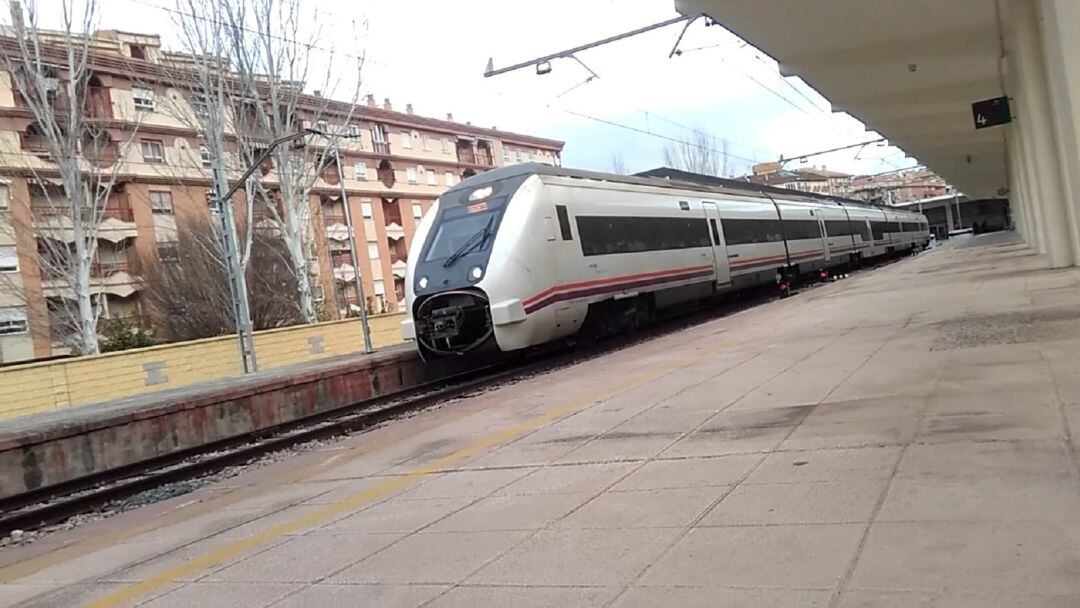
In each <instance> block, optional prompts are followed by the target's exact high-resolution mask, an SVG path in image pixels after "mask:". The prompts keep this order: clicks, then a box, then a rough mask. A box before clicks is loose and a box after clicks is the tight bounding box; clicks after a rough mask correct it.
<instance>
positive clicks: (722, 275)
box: [701, 201, 731, 285]
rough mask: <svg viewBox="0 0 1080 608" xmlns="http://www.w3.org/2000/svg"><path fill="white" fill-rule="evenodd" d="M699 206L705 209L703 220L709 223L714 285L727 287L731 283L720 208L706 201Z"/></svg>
mask: <svg viewBox="0 0 1080 608" xmlns="http://www.w3.org/2000/svg"><path fill="white" fill-rule="evenodd" d="M701 206H702V207H704V209H705V220H706V221H707V222H708V223H709V239H710V242H711V243H712V250H713V266H715V267H716V284H717V285H727V284H728V283H730V282H731V269H730V268H729V267H728V256H727V244H726V243H724V231H723V230H722V225H721V223H720V207H719V206H717V204H716V203H710V202H708V201H703V202H702V203H701Z"/></svg>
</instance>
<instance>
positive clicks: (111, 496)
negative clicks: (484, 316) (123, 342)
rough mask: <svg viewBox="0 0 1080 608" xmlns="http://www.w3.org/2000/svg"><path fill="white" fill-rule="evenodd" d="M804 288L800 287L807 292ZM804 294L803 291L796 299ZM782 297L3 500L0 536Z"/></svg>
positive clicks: (759, 298) (702, 313) (676, 320)
mask: <svg viewBox="0 0 1080 608" xmlns="http://www.w3.org/2000/svg"><path fill="white" fill-rule="evenodd" d="M800 291H801V290H800ZM793 295H797V294H793ZM776 297H777V295H776V293H775V291H774V290H768V289H759V290H753V291H748V292H742V293H739V294H737V295H735V297H731V298H728V299H726V300H724V302H723V303H722V304H720V305H718V306H712V307H707V308H703V309H697V310H693V311H689V312H683V313H682V314H680V315H678V316H676V317H673V318H668V319H665V320H662V321H659V322H658V323H656V324H655V325H652V326H650V327H648V328H645V329H643V330H641V331H639V332H637V333H636V334H634V335H631V336H624V337H619V338H615V339H610V340H607V341H604V342H601V343H599V344H593V345H589V346H586V347H578V348H574V349H572V350H569V351H567V350H565V349H563V350H561V351H557V350H556V349H548V350H545V351H534V352H530V353H528V354H527V355H524V356H519V357H516V358H513V359H511V360H509V361H505V362H500V363H495V364H489V365H484V366H482V367H479V368H476V369H472V370H469V371H467V372H464V373H460V374H456V375H453V376H449V377H446V378H442V379H440V380H438V381H436V382H432V383H428V384H424V385H420V386H416V387H413V388H410V389H408V390H405V391H400V392H397V393H392V394H388V395H384V396H381V397H378V398H375V399H371V400H367V401H364V402H362V403H358V404H355V405H353V406H351V407H349V408H343V409H339V410H336V411H333V412H326V413H322V414H318V415H316V416H311V417H307V418H304V419H300V420H295V421H291V422H288V423H285V424H282V425H278V426H276V427H271V428H267V429H261V430H259V431H257V432H253V433H248V434H245V435H241V436H238V437H235V438H231V439H227V440H223V441H219V442H215V443H212V444H208V445H204V446H200V447H198V448H194V449H191V450H183V451H180V452H176V453H173V454H168V455H165V456H161V457H158V458H154V459H151V460H147V461H144V462H140V463H138V464H135V465H130V466H126V467H122V468H118V469H114V470H112V471H108V472H105V473H101V474H98V475H94V476H90V477H86V478H82V479H78V480H73V481H70V482H66V483H62V484H57V485H54V486H50V487H48V488H43V489H41V490H36V491H33V492H28V493H25V494H21V495H17V496H12V497H8V498H5V499H3V500H0V536H3V535H7V534H10V533H11V532H12V531H14V530H33V529H37V528H41V527H44V526H48V525H52V524H56V523H59V522H62V521H65V520H67V519H68V518H70V517H72V516H75V515H80V514H84V513H92V512H94V511H96V510H98V509H100V508H102V507H104V506H106V505H109V504H112V503H116V502H117V501H121V500H124V499H127V498H130V497H133V496H137V495H139V494H141V493H143V492H146V491H148V490H153V489H155V488H158V487H161V486H165V485H167V484H173V483H176V482H182V481H187V480H193V479H198V478H200V477H203V476H205V475H209V474H213V473H216V472H219V471H222V470H224V469H227V468H228V467H234V466H238V465H245V464H248V463H251V462H252V461H254V460H256V459H258V458H260V457H262V456H265V455H267V454H271V453H274V452H277V451H280V450H286V449H289V448H292V447H295V446H298V445H302V444H305V443H308V442H311V441H315V440H319V439H327V438H331V437H335V436H340V435H344V434H347V433H352V432H356V431H361V430H364V429H366V428H370V427H372V426H374V425H377V424H379V423H382V422H385V421H388V420H392V419H394V418H396V417H399V416H402V415H405V414H409V413H414V412H417V411H422V410H424V409H427V408H430V407H433V406H435V405H439V404H442V403H445V402H447V401H449V400H452V399H455V398H460V397H462V396H465V395H467V394H469V393H471V392H474V391H476V390H478V389H482V388H490V387H493V386H497V385H498V384H499V383H501V382H506V381H509V380H516V379H521V378H526V377H529V376H531V375H535V374H538V373H542V372H546V371H551V370H555V369H558V368H559V367H563V366H566V365H571V364H573V363H575V362H578V361H581V360H584V359H588V358H591V357H595V356H598V355H601V354H604V353H608V352H613V351H616V350H620V349H622V348H627V347H629V346H632V345H634V344H638V343H640V342H643V341H646V340H649V339H653V338H656V337H659V336H661V335H665V334H668V333H672V332H675V331H680V330H682V329H685V328H687V327H691V326H694V325H698V324H701V323H705V322H708V321H710V320H713V319H716V318H719V317H723V316H727V315H730V314H734V313H736V312H739V311H741V310H745V309H747V308H750V307H753V306H756V305H759V304H761V303H764V302H766V301H770V300H773V299H775V298H776Z"/></svg>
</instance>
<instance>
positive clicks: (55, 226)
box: [30, 195, 139, 243]
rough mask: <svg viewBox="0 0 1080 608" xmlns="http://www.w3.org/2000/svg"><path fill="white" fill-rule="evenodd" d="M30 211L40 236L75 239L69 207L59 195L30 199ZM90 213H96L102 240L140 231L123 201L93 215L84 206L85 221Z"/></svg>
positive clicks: (113, 240)
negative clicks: (49, 198) (48, 199)
mask: <svg viewBox="0 0 1080 608" xmlns="http://www.w3.org/2000/svg"><path fill="white" fill-rule="evenodd" d="M60 196H62V195H60ZM38 200H39V201H40V200H41V199H38ZM30 214H31V215H32V216H33V218H34V226H35V228H36V229H37V230H38V231H39V232H40V233H42V234H43V235H48V236H49V237H50V238H53V239H56V240H59V241H64V242H68V243H71V242H74V241H75V233H74V230H73V224H72V221H71V209H70V208H69V207H68V206H67V205H66V204H65V203H64V202H63V200H62V198H57V197H56V196H54V197H53V202H44V201H41V202H33V201H31V203H30ZM93 215H97V216H98V226H97V230H98V234H97V236H98V238H99V239H101V240H104V241H109V242H110V243H119V242H122V241H125V240H127V239H133V238H135V237H137V236H138V234H139V230H138V227H137V226H136V225H135V213H134V211H132V209H131V208H130V207H129V206H127V205H126V204H123V203H117V202H110V203H109V204H108V205H107V206H106V207H105V208H104V209H101V210H99V211H98V212H97V213H96V214H95V213H93V212H92V210H91V209H90V208H88V207H87V208H84V209H83V218H84V220H85V221H87V222H89V221H90V220H91V217H92V216H93Z"/></svg>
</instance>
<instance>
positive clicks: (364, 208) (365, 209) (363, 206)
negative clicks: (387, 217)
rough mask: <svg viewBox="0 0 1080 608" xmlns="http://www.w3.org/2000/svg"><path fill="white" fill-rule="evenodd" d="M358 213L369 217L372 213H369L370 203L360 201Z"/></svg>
mask: <svg viewBox="0 0 1080 608" xmlns="http://www.w3.org/2000/svg"><path fill="white" fill-rule="evenodd" d="M360 215H363V216H364V217H366V218H368V219H371V217H372V215H371V203H367V202H362V203H360Z"/></svg>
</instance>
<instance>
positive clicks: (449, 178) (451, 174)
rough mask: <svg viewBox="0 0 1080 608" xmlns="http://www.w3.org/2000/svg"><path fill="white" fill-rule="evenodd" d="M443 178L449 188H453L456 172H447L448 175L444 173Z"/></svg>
mask: <svg viewBox="0 0 1080 608" xmlns="http://www.w3.org/2000/svg"><path fill="white" fill-rule="evenodd" d="M443 178H444V179H445V180H446V185H447V186H453V185H454V172H453V171H447V172H446V173H444V174H443Z"/></svg>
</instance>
